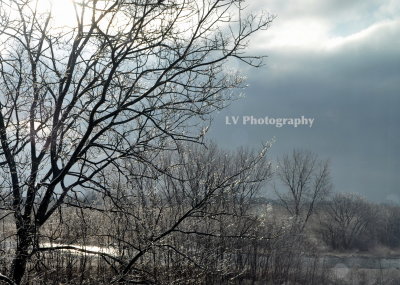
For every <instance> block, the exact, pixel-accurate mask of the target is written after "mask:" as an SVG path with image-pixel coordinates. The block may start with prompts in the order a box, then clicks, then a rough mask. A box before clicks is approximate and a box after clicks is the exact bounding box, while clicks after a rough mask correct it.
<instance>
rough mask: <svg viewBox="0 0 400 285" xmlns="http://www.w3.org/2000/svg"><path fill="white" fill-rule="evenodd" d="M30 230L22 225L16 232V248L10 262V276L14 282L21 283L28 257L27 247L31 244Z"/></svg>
mask: <svg viewBox="0 0 400 285" xmlns="http://www.w3.org/2000/svg"><path fill="white" fill-rule="evenodd" d="M30 237H31V232H30V231H29V230H28V229H26V228H25V227H22V228H20V229H19V230H18V232H17V239H18V240H17V249H16V251H15V256H14V260H13V263H12V268H11V270H12V278H13V280H14V282H15V283H16V284H17V285H19V284H21V281H22V277H23V276H24V274H25V270H26V264H27V262H28V258H29V251H28V250H29V247H30V246H31V244H32V239H31V238H30Z"/></svg>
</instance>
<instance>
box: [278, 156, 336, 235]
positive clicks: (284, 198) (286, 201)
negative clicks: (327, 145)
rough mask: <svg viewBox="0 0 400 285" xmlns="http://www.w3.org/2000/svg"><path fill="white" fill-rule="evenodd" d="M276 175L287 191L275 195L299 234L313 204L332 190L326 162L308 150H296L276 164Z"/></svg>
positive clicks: (311, 211)
mask: <svg viewBox="0 0 400 285" xmlns="http://www.w3.org/2000/svg"><path fill="white" fill-rule="evenodd" d="M277 175H278V177H279V180H280V181H281V182H282V184H283V186H284V187H286V188H287V192H285V193H281V192H279V191H276V193H277V195H278V197H279V199H280V201H281V202H282V204H283V206H284V208H285V209H286V210H287V211H288V213H289V214H290V215H291V216H293V217H295V219H296V221H295V222H296V223H298V224H299V226H300V230H301V231H302V230H303V229H304V227H305V226H306V224H307V221H308V219H309V218H310V216H311V215H312V214H313V213H314V210H315V207H316V205H317V204H318V203H319V202H320V201H321V200H323V199H324V198H326V196H327V194H329V192H330V190H331V188H332V185H331V181H330V173H329V163H328V161H321V160H319V159H318V157H317V155H316V154H314V153H312V152H310V151H305V150H296V149H295V150H293V152H292V154H291V155H285V156H283V158H281V159H280V160H279V161H278V169H277Z"/></svg>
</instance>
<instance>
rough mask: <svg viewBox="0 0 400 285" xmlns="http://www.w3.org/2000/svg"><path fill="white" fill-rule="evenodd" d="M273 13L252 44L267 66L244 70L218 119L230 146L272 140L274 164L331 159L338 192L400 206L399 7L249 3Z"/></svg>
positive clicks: (304, 0) (215, 132)
mask: <svg viewBox="0 0 400 285" xmlns="http://www.w3.org/2000/svg"><path fill="white" fill-rule="evenodd" d="M249 2H251V3H250V4H251V7H250V8H253V9H255V10H260V8H262V9H264V10H267V11H269V12H270V13H272V14H274V15H276V16H277V18H276V19H275V20H274V22H273V24H272V26H271V28H270V29H269V30H267V31H265V32H261V33H259V34H258V35H257V36H255V37H254V38H253V39H252V40H251V46H250V50H251V51H252V52H253V53H257V54H266V55H268V58H267V59H266V61H265V63H266V65H265V66H264V67H262V68H260V69H257V70H251V69H250V70H246V75H247V76H248V83H249V88H247V89H246V90H245V95H246V96H245V98H244V99H241V100H239V101H235V102H234V103H232V104H231V106H230V107H228V108H227V109H225V110H224V111H222V112H220V113H219V114H217V115H216V116H215V119H214V122H213V125H212V127H211V129H210V132H209V135H210V137H211V138H212V139H213V140H215V141H216V142H217V143H219V144H220V145H221V146H224V147H226V148H234V147H237V146H240V145H249V146H252V147H257V146H260V145H261V143H262V142H263V141H267V140H270V139H272V138H273V137H275V139H276V142H275V143H274V145H273V147H272V149H271V152H270V154H271V159H275V158H276V157H277V156H279V155H281V154H283V153H287V152H290V151H291V150H292V149H293V148H303V149H309V150H312V151H314V152H315V153H317V154H318V155H319V156H320V157H321V158H329V159H330V160H331V166H332V176H333V182H334V188H335V191H337V192H354V193H360V194H363V195H365V196H366V197H367V198H368V199H370V200H375V201H386V202H388V201H392V202H397V203H399V202H400V187H399V185H400V173H399V170H400V132H399V125H398V124H399V122H400V111H399V109H400V1H398V0H379V1H378V0H376V1H375V0H350V1H349V0H324V1H321V0H296V1H295V0H286V1H282V0H272V1H270V0H268V1H267V0H251V1H249ZM244 115H253V116H255V117H265V116H269V117H275V118H279V117H281V118H287V117H298V116H301V115H304V116H305V117H309V118H314V119H315V121H314V124H313V126H312V128H310V127H309V126H299V127H297V128H293V127H292V126H283V127H281V128H276V127H275V126H268V125H257V126H254V125H253V126H250V125H243V124H241V123H239V124H237V125H226V123H225V118H226V116H240V117H242V116H244Z"/></svg>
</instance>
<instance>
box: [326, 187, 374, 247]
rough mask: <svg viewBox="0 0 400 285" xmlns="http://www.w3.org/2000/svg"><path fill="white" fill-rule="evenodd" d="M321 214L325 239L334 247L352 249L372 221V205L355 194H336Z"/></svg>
mask: <svg viewBox="0 0 400 285" xmlns="http://www.w3.org/2000/svg"><path fill="white" fill-rule="evenodd" d="M324 213H325V214H324V215H322V216H321V222H320V224H321V229H320V232H321V234H322V237H323V239H324V240H325V241H326V242H327V244H329V245H330V246H331V247H332V248H333V249H351V248H353V247H355V246H357V244H356V243H357V242H359V241H360V238H361V237H362V235H363V233H365V232H366V230H367V226H368V225H369V223H370V222H371V218H372V207H371V205H370V204H369V203H368V202H367V201H365V199H363V198H362V197H360V196H358V195H355V194H343V193H339V194H336V195H335V196H334V197H333V198H332V200H331V201H329V203H328V206H327V209H326V210H325V211H324Z"/></svg>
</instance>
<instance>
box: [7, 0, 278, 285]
mask: <svg viewBox="0 0 400 285" xmlns="http://www.w3.org/2000/svg"><path fill="white" fill-rule="evenodd" d="M40 2H41V0H39V1H36V0H2V1H0V13H1V15H0V16H1V17H0V27H1V28H0V39H1V44H0V48H1V50H0V80H1V82H0V142H1V153H0V154H1V161H0V167H1V169H0V173H1V174H0V175H1V177H2V178H3V179H4V180H2V182H1V184H2V185H1V186H2V189H3V190H2V193H4V197H11V201H10V202H9V203H8V204H7V205H5V207H6V208H7V207H8V209H9V210H10V211H12V212H13V215H14V220H15V228H16V232H15V234H16V239H17V243H16V244H17V246H16V249H15V257H14V259H13V262H12V268H11V271H12V279H13V280H15V282H16V283H17V284H20V283H21V280H22V277H23V276H24V273H25V268H26V264H27V261H28V259H29V257H30V256H32V254H33V253H34V252H35V245H37V244H39V242H38V235H37V233H38V231H39V229H40V228H41V227H42V226H43V225H44V224H45V223H46V222H47V221H48V219H49V218H50V217H51V216H52V215H53V214H54V213H55V212H56V211H57V209H59V207H60V206H61V205H63V203H64V202H65V201H66V199H67V198H68V197H69V196H72V197H73V196H74V195H75V193H76V192H79V191H83V190H85V189H86V190H93V189H102V187H101V185H98V183H97V182H96V180H95V179H94V177H96V175H97V174H98V173H100V172H102V171H103V170H105V169H107V168H108V167H110V166H114V167H115V168H114V169H116V171H119V168H118V165H119V164H120V162H121V160H123V159H125V158H128V157H129V158H130V159H133V160H136V161H140V162H144V161H146V162H147V163H149V164H151V163H152V159H153V158H154V157H156V156H157V153H158V151H160V150H164V149H172V148H174V143H173V142H175V141H180V140H192V141H197V140H198V139H199V136H198V135H197V132H196V131H195V130H194V129H193V128H192V127H193V124H197V122H198V120H197V119H198V118H201V119H203V120H206V119H207V118H208V115H209V114H210V113H211V112H212V111H214V110H216V109H219V108H222V107H223V106H224V105H225V102H226V101H227V100H229V99H230V98H231V97H232V91H233V89H234V88H238V87H241V86H242V79H241V77H240V76H238V75H237V74H236V73H232V72H231V73H229V72H225V70H224V69H223V68H222V66H223V64H224V63H226V61H227V60H228V59H229V58H236V59H238V60H241V61H243V62H245V63H248V64H250V65H253V66H258V65H259V64H260V63H261V62H260V60H261V59H262V58H260V57H248V56H246V55H244V54H243V49H244V48H245V47H246V45H247V42H248V39H249V37H250V36H251V35H252V34H253V33H254V32H256V31H258V30H260V29H264V28H267V27H268V24H269V23H270V21H271V20H272V18H271V17H270V16H268V15H264V16H261V17H255V16H254V15H249V16H248V17H247V16H246V17H245V16H243V15H244V12H243V8H242V2H243V1H236V0H203V1H199V0H188V1H186V0H182V1H157V0H139V1H130V0H118V1H111V0H110V1H108V0H105V1H99V0H88V1H80V0H78V1H74V7H75V14H74V15H71V17H73V19H74V21H73V24H70V25H65V26H62V27H61V26H55V21H54V15H52V14H51V12H47V11H43V10H40V9H42V8H41V7H42V6H41V5H40ZM38 3H39V4H38ZM197 126H198V127H201V125H197Z"/></svg>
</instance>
